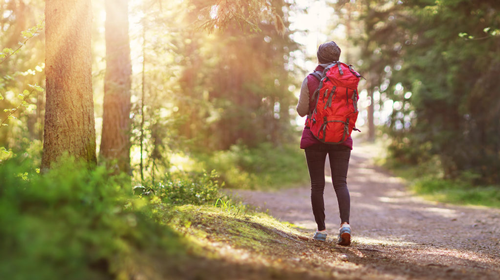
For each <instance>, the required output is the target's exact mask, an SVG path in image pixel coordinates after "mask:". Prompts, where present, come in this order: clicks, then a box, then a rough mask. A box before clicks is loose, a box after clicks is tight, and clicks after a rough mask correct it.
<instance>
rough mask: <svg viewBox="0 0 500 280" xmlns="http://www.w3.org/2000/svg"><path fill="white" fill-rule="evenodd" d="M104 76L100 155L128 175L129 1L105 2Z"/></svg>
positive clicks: (110, 0) (109, 0)
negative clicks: (113, 162) (114, 163)
mask: <svg viewBox="0 0 500 280" xmlns="http://www.w3.org/2000/svg"><path fill="white" fill-rule="evenodd" d="M105 4H106V26H105V27H106V75H105V79H104V103H103V125H102V139H101V148H100V155H101V156H102V157H103V158H104V159H105V160H106V161H108V162H111V161H116V164H117V165H116V166H115V167H114V169H115V171H121V172H125V173H129V172H130V87H131V75H132V66H131V61H130V39H129V33H128V26H129V23H128V0H106V2H105Z"/></svg>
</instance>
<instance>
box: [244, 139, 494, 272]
mask: <svg viewBox="0 0 500 280" xmlns="http://www.w3.org/2000/svg"><path fill="white" fill-rule="evenodd" d="M373 156H375V155H374V154H373V152H372V151H371V149H369V148H368V147H363V146H361V147H356V148H355V149H354V150H353V153H352V157H351V164H350V169H349V176H348V185H349V189H350V193H351V226H352V230H353V244H352V246H351V247H349V248H342V247H340V248H339V246H335V245H334V244H328V246H332V247H335V250H337V251H339V250H341V251H342V252H343V253H344V254H345V255H343V256H342V257H343V258H344V260H345V262H344V263H345V267H344V268H343V269H344V270H343V271H344V272H345V274H344V276H345V278H349V277H348V275H349V270H356V273H355V274H356V275H358V277H359V276H360V275H366V278H373V277H374V276H379V277H382V278H389V279H500V210H498V209H487V208H478V207H474V208H473V207H461V206H452V205H443V204H438V203H434V202H429V201H425V200H423V199H421V198H418V197H414V196H412V195H411V194H410V193H409V192H408V191H406V190H405V187H404V185H403V183H402V182H401V181H400V180H399V179H398V178H395V177H392V176H390V175H389V174H388V173H386V172H384V171H383V170H381V169H379V168H377V167H375V166H374V165H373V164H371V158H373ZM329 181H330V183H328V178H327V186H326V189H325V206H326V215H327V230H328V231H329V232H328V233H329V241H331V240H332V239H334V238H335V237H336V234H337V228H338V224H339V217H338V207H337V201H336V197H335V193H334V191H333V187H332V184H331V179H330V180H329ZM309 192H310V191H309V187H308V186H304V187H301V188H296V189H288V190H282V191H278V192H258V191H238V192H237V195H239V196H241V198H242V200H243V201H245V202H247V203H249V204H253V205H255V206H258V207H261V208H262V209H264V210H265V209H269V212H270V214H272V215H273V216H275V217H277V218H279V219H281V220H283V221H288V222H291V223H293V224H295V225H298V226H300V227H302V228H304V235H305V236H312V234H313V232H314V230H315V229H316V225H315V223H314V219H313V215H312V211H311V205H310V198H309V197H310V193H309ZM332 254H333V253H332ZM350 264H351V265H350ZM318 269H321V267H318ZM337 277H338V275H337ZM379 277H375V278H379ZM341 278H342V277H341ZM361 278H365V277H361Z"/></svg>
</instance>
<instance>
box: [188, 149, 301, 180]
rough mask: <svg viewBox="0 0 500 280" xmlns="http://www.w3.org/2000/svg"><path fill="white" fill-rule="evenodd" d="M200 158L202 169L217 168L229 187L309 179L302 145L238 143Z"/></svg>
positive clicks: (198, 160) (198, 156)
mask: <svg viewBox="0 0 500 280" xmlns="http://www.w3.org/2000/svg"><path fill="white" fill-rule="evenodd" d="M196 158H197V162H198V163H199V165H200V168H198V169H200V170H201V169H204V170H213V169H215V170H217V172H218V174H219V175H220V177H221V180H222V181H224V182H225V187H226V188H231V189H253V190H255V189H259V190H263V189H279V188H287V187H295V186H298V185H301V184H306V183H307V182H309V174H308V171H307V164H306V161H305V156H304V151H303V150H301V149H299V147H298V144H297V145H285V146H280V147H274V146H273V145H272V144H270V143H264V144H261V145H259V146H258V147H257V148H253V149H249V148H246V147H244V146H241V145H235V146H232V147H231V149H230V150H228V151H217V152H214V153H212V154H204V155H197V156H196Z"/></svg>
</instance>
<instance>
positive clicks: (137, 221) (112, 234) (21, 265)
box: [0, 159, 184, 280]
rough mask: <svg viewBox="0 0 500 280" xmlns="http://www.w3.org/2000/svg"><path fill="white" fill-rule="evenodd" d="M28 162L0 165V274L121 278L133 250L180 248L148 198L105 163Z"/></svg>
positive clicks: (7, 276) (128, 267) (1, 276)
mask: <svg viewBox="0 0 500 280" xmlns="http://www.w3.org/2000/svg"><path fill="white" fill-rule="evenodd" d="M29 166H30V163H29V162H21V161H20V160H18V159H11V160H8V161H6V162H4V163H2V164H1V165H0V248H1V250H0V279H10V280H15V279H112V278H117V277H118V278H120V277H121V276H124V275H130V273H131V271H130V270H133V267H134V262H133V255H134V254H135V253H136V252H139V251H144V250H158V249H162V250H163V251H164V252H171V253H175V252H177V253H178V252H183V250H184V249H183V248H184V247H183V246H184V245H183V241H182V239H181V238H180V237H179V236H178V235H177V234H176V233H175V232H174V231H173V230H172V229H170V228H168V227H166V226H162V225H159V224H158V223H156V222H155V221H154V220H153V219H151V212H152V211H153V210H154V209H153V208H152V207H150V206H149V204H148V202H147V200H145V199H142V198H140V197H137V196H134V195H133V194H132V191H131V187H130V185H129V184H128V183H127V180H120V178H119V177H118V178H117V177H110V176H108V174H107V171H106V169H105V168H104V167H97V168H96V169H94V170H92V171H88V170H87V169H85V168H84V165H82V164H78V163H75V162H73V161H69V160H66V161H64V162H63V163H62V164H59V165H57V166H55V167H53V168H52V169H51V170H50V171H49V172H48V173H47V174H43V175H41V174H37V173H36V172H34V170H32V169H30V167H29ZM120 275H121V276H120Z"/></svg>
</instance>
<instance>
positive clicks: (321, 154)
mask: <svg viewBox="0 0 500 280" xmlns="http://www.w3.org/2000/svg"><path fill="white" fill-rule="evenodd" d="M340 53H341V49H340V48H339V46H338V45H337V44H336V43H335V42H333V41H331V42H328V43H324V44H322V45H320V46H319V48H318V52H317V57H318V62H319V65H318V66H317V67H316V69H315V71H314V73H311V74H309V75H308V76H307V77H306V78H305V79H304V81H303V83H302V86H301V90H300V96H299V101H298V104H297V113H298V114H299V115H300V116H301V117H304V116H306V115H308V114H310V113H312V111H313V110H314V109H315V106H316V100H313V99H314V98H313V93H314V92H315V91H316V89H317V88H318V86H319V85H320V78H321V77H318V74H317V73H322V72H323V71H324V69H325V68H326V67H328V66H329V65H330V64H332V63H334V62H335V63H336V62H338V60H339V57H340ZM339 67H340V66H339ZM352 146H353V141H352V138H351V136H350V135H349V137H347V138H346V139H345V141H343V142H342V143H340V144H337V145H332V144H326V143H323V142H321V141H319V140H318V139H317V138H316V137H315V136H314V135H313V133H312V132H311V130H310V128H309V127H308V126H307V125H306V127H304V130H303V132H302V138H301V141H300V148H301V149H304V150H305V155H306V160H307V167H308V169H309V176H310V179H311V203H312V210H313V214H314V218H315V220H316V224H317V227H318V229H317V231H316V232H315V234H314V237H313V238H314V239H316V240H320V241H326V237H327V232H326V227H325V205H324V198H323V194H324V189H325V160H326V156H327V155H328V158H329V161H330V169H331V177H332V181H333V187H334V189H335V193H336V195H337V201H338V206H339V212H340V229H339V236H338V240H337V244H339V245H343V246H349V245H350V244H351V227H350V225H349V212H350V207H351V205H350V195H349V190H348V188H347V170H348V167H349V159H350V157H351V150H352Z"/></svg>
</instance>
